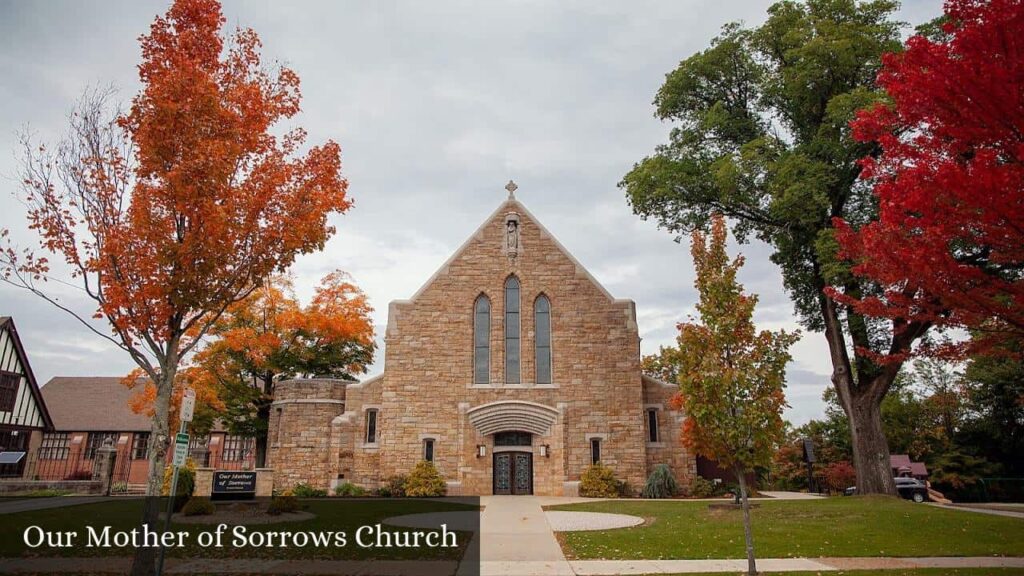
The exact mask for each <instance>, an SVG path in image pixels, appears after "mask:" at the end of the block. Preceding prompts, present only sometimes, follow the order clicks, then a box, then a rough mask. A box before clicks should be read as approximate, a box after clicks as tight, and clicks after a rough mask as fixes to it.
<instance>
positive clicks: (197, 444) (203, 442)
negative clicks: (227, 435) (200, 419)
mask: <svg viewBox="0 0 1024 576" xmlns="http://www.w3.org/2000/svg"><path fill="white" fill-rule="evenodd" d="M209 444H210V437H209V436H208V435H206V434H196V435H195V436H192V437H191V438H189V441H188V451H189V453H192V452H193V451H194V450H199V449H205V448H206V447H207V446H208V445H209Z"/></svg>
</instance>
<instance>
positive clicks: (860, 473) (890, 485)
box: [821, 294, 896, 495]
mask: <svg viewBox="0 0 1024 576" xmlns="http://www.w3.org/2000/svg"><path fill="white" fill-rule="evenodd" d="M821 312H822V317H823V319H824V321H825V338H826V340H828V348H829V355H830V357H831V360H832V385H833V386H835V389H836V392H837V393H838V395H839V403H840V404H841V405H842V407H843V411H844V412H846V418H847V420H848V421H849V425H850V440H851V442H852V444H853V467H854V468H855V469H856V470H857V492H858V493H859V494H891V495H895V494H896V483H895V482H894V481H893V479H892V470H891V469H890V468H889V444H888V442H887V441H886V439H885V431H884V430H883V429H882V398H884V397H885V393H886V391H888V390H889V385H891V384H892V381H893V379H894V378H895V376H896V371H894V370H891V369H890V370H883V371H881V373H879V374H878V375H877V376H876V377H875V378H874V379H873V380H871V381H869V382H857V381H856V380H855V378H856V376H855V375H854V374H853V370H851V367H850V356H849V354H848V353H847V351H846V338H845V336H844V335H843V328H842V324H841V323H840V321H839V315H838V313H837V311H836V307H835V302H833V301H832V300H830V299H829V298H827V297H826V296H825V295H824V294H822V296H821ZM858 376H860V377H861V378H863V377H864V376H863V375H858Z"/></svg>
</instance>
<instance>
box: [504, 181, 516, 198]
mask: <svg viewBox="0 0 1024 576" xmlns="http://www.w3.org/2000/svg"><path fill="white" fill-rule="evenodd" d="M518 189H519V186H516V183H515V182H513V181H512V180H509V181H508V184H505V190H508V199H509V200H514V199H515V197H516V190H518Z"/></svg>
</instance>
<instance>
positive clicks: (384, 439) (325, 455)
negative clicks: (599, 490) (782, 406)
mask: <svg viewBox="0 0 1024 576" xmlns="http://www.w3.org/2000/svg"><path fill="white" fill-rule="evenodd" d="M506 189H507V190H508V191H509V195H508V199H507V200H506V201H505V202H503V203H502V204H501V205H500V206H499V207H498V209H497V210H495V211H494V213H493V214H492V215H491V216H490V217H488V218H487V220H486V221H485V222H484V223H483V225H481V226H480V228H478V229H477V231H476V232H474V233H473V234H472V236H470V237H469V239H468V240H467V241H466V242H465V243H464V244H463V245H462V247H460V248H459V249H458V250H457V251H456V252H455V254H454V255H452V256H451V258H450V259H449V260H448V261H447V262H445V264H444V265H443V266H442V267H441V269H440V270H438V271H437V272H436V273H435V274H434V276H433V277H432V278H430V279H429V280H428V281H427V282H426V284H425V285H423V287H422V288H420V290H419V291H418V292H417V293H416V294H414V295H413V296H412V298H410V299H409V300H399V301H395V302H392V303H391V304H390V306H389V309H388V324H387V331H386V334H385V344H386V347H385V357H384V371H383V373H382V374H381V375H379V376H376V377H373V378H369V379H367V380H365V381H363V382H358V383H356V382H342V381H339V380H330V379H301V380H289V381H285V382H281V383H279V384H278V385H277V389H276V392H275V400H274V404H273V407H272V411H271V418H270V430H269V438H268V443H269V454H268V464H267V465H268V467H271V468H273V469H274V483H275V486H276V487H278V488H280V489H287V488H290V487H291V486H294V485H296V484H299V483H306V484H309V485H311V486H314V487H319V488H330V487H333V486H335V485H337V484H339V483H342V482H352V483H354V484H357V485H359V486H363V487H365V488H369V489H373V488H376V487H378V486H379V485H380V484H382V483H384V482H386V481H387V479H388V478H389V477H392V476H396V475H404V474H407V473H409V471H411V470H412V468H413V467H414V466H415V465H416V463H417V462H418V461H420V460H430V461H432V462H433V463H434V465H435V466H436V467H437V470H438V471H439V472H440V474H441V475H442V476H443V477H444V478H445V480H446V482H447V485H448V493H449V494H462V495H477V494H538V495H555V496H562V495H566V496H569V495H576V494H577V493H578V490H579V480H580V475H581V474H582V473H583V472H584V471H585V470H586V469H587V467H588V466H590V465H592V464H594V463H595V462H601V463H602V464H604V465H606V466H609V467H610V468H612V470H614V472H615V475H616V477H617V478H618V479H619V480H623V481H625V482H627V483H628V486H630V487H631V489H632V490H634V491H638V490H639V489H640V488H641V487H642V486H643V483H644V481H645V480H646V478H647V475H648V474H649V473H650V472H651V470H652V469H653V468H654V467H655V466H656V465H658V464H667V465H668V466H669V467H670V468H671V470H672V472H673V474H674V475H675V477H676V480H677V481H678V482H679V483H680V484H681V485H685V484H688V483H689V481H690V480H691V479H692V477H693V476H694V475H696V460H695V458H694V456H693V455H692V454H691V453H690V452H689V451H688V450H687V449H686V448H685V447H683V445H682V444H681V442H680V439H679V431H680V429H681V426H682V419H683V414H682V413H681V412H678V411H675V410H673V409H672V408H671V407H670V406H669V399H670V398H671V397H672V395H673V394H674V393H675V392H676V390H677V388H676V386H675V385H673V384H667V383H664V382H661V381H658V380H656V379H654V378H650V377H648V376H645V375H643V374H642V373H641V370H640V336H639V332H638V328H637V322H636V305H635V304H634V303H633V301H631V300H622V299H616V298H614V297H613V296H612V295H611V294H609V293H608V291H607V290H605V288H604V287H602V286H601V284H600V283H599V282H598V281H597V280H596V279H595V278H594V277H593V276H591V275H590V273H589V272H587V271H586V270H585V269H584V268H583V266H582V265H580V263H579V262H578V261H576V259H575V258H573V256H572V255H571V254H570V253H569V252H568V251H567V250H566V249H565V247H563V246H562V245H561V244H560V243H559V242H558V240H556V239H555V238H554V236H552V235H551V233H550V232H548V231H547V229H545V228H544V226H543V225H541V223H540V222H539V221H538V220H537V219H536V218H535V217H534V216H533V215H532V214H531V213H530V212H529V211H528V210H527V209H526V207H525V206H523V204H522V203H520V202H519V201H518V200H517V199H516V198H515V195H514V192H515V189H516V186H515V184H514V183H512V182H509V184H508V186H507V187H506Z"/></svg>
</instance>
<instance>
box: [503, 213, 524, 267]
mask: <svg viewBox="0 0 1024 576" xmlns="http://www.w3.org/2000/svg"><path fill="white" fill-rule="evenodd" d="M519 249H520V242H519V214H516V213H515V212H509V213H508V214H506V215H505V253H506V254H508V255H509V257H511V258H515V257H516V255H517V254H519Z"/></svg>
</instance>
